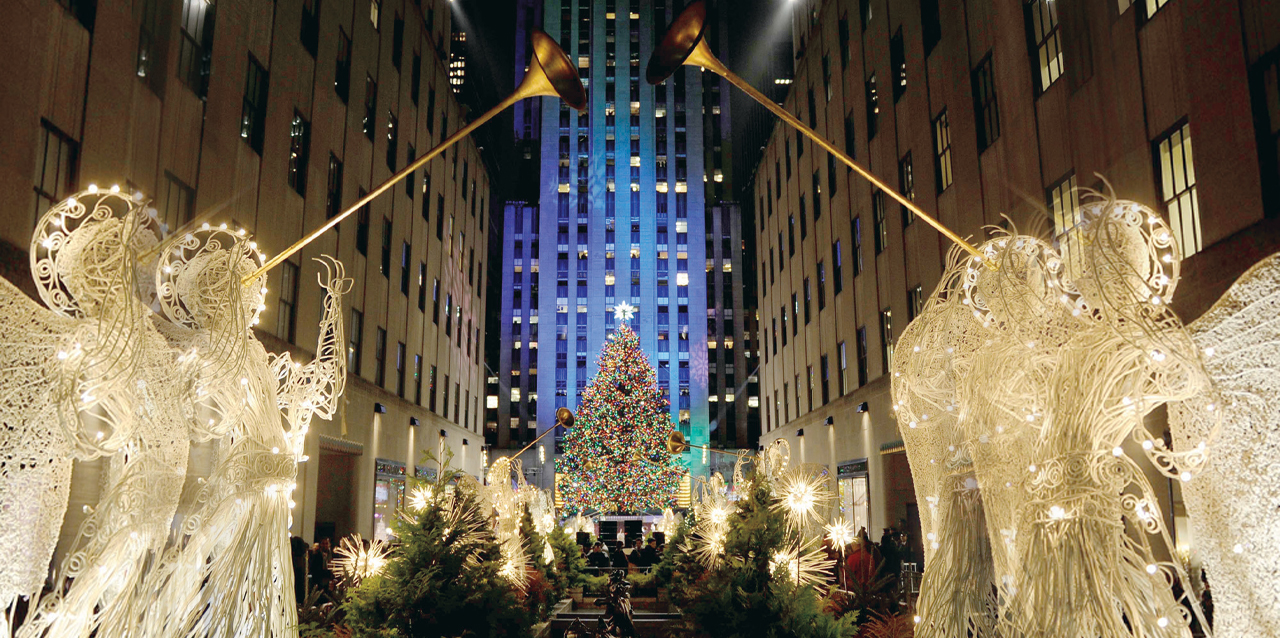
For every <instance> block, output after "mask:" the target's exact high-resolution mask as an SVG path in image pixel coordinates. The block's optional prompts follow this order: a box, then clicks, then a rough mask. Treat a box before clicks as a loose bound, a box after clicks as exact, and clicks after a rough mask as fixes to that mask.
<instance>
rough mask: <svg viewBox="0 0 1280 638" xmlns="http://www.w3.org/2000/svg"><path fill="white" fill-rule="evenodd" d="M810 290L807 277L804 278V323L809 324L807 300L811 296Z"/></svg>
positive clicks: (808, 300)
mask: <svg viewBox="0 0 1280 638" xmlns="http://www.w3.org/2000/svg"><path fill="white" fill-rule="evenodd" d="M812 296H813V295H812V290H810V288H809V278H808V277H805V278H804V325H806V326H807V325H809V316H810V315H809V302H810V299H811V298H812Z"/></svg>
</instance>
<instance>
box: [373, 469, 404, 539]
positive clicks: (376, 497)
mask: <svg viewBox="0 0 1280 638" xmlns="http://www.w3.org/2000/svg"><path fill="white" fill-rule="evenodd" d="M375 468H376V476H375V478H374V481H373V538H374V539H375V540H381V541H389V540H391V539H392V538H393V536H394V535H393V534H392V532H391V521H392V519H393V518H394V517H395V515H396V511H397V510H399V509H400V508H401V507H403V506H404V485H405V480H404V476H405V467H404V463H399V462H397V461H390V460H387V459H378V460H377V461H376V462H375Z"/></svg>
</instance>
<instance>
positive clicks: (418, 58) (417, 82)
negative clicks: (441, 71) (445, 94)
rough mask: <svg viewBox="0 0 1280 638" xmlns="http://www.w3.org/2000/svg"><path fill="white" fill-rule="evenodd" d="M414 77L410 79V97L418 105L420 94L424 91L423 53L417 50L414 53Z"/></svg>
mask: <svg viewBox="0 0 1280 638" xmlns="http://www.w3.org/2000/svg"><path fill="white" fill-rule="evenodd" d="M412 71H413V77H412V78H410V80H409V99H410V100H413V105H414V106H417V105H418V95H419V94H420V93H421V91H422V54H421V53H418V52H417V51H415V52H414V53H413V69H412Z"/></svg>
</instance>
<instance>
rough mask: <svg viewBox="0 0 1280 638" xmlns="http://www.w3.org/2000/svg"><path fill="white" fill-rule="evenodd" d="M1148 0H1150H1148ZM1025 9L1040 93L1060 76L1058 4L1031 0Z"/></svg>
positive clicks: (1051, 0) (1060, 50)
mask: <svg viewBox="0 0 1280 638" xmlns="http://www.w3.org/2000/svg"><path fill="white" fill-rule="evenodd" d="M1148 1H1149V2H1150V1H1152V0H1148ZM1023 6H1025V7H1026V11H1027V25H1028V27H1029V29H1030V30H1029V31H1028V32H1027V37H1029V38H1030V39H1031V48H1032V51H1033V54H1034V55H1035V56H1036V58H1037V60H1036V62H1035V64H1036V68H1038V69H1040V73H1039V76H1040V77H1039V84H1038V85H1037V86H1038V88H1039V89H1040V92H1041V93H1044V92H1045V91H1047V90H1049V87H1050V86H1051V85H1052V84H1053V83H1054V82H1056V81H1057V80H1058V78H1060V77H1062V45H1061V41H1060V39H1059V36H1060V35H1061V31H1059V29H1058V6H1057V3H1056V2H1054V1H1053V0H1032V1H1031V2H1028V3H1026V4H1025V5H1023Z"/></svg>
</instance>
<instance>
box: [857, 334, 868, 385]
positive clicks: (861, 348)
mask: <svg viewBox="0 0 1280 638" xmlns="http://www.w3.org/2000/svg"><path fill="white" fill-rule="evenodd" d="M867 374H868V366H867V327H866V326H858V385H859V386H863V385H866V384H867Z"/></svg>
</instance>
